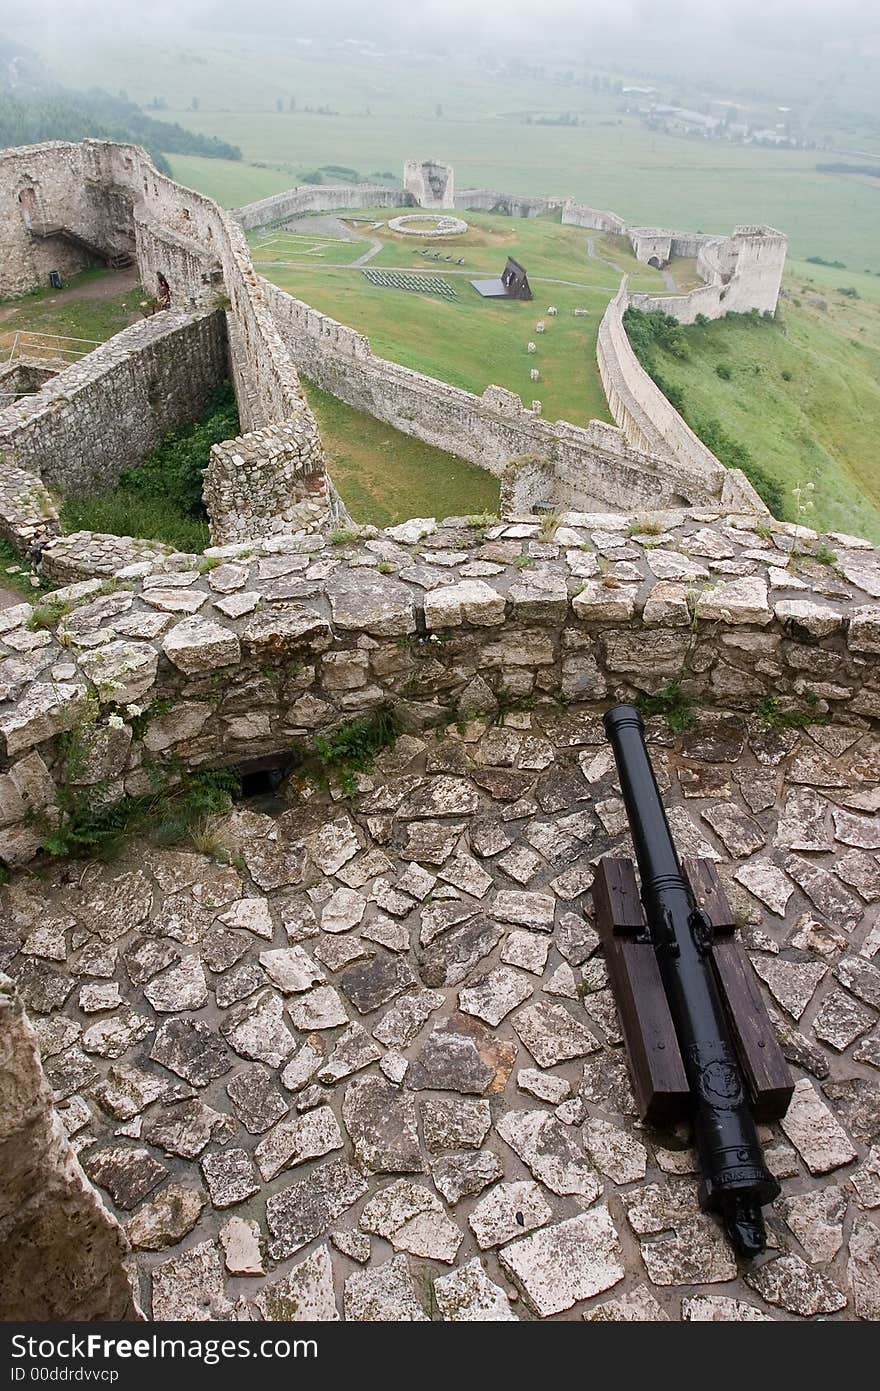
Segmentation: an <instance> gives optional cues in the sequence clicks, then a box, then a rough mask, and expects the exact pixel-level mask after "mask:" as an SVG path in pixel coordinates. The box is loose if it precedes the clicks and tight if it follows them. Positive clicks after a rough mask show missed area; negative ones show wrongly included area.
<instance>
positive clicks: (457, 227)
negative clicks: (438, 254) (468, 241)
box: [388, 213, 468, 237]
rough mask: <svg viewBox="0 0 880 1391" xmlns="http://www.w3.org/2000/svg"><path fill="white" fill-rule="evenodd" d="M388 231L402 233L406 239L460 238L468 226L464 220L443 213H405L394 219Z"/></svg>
mask: <svg viewBox="0 0 880 1391" xmlns="http://www.w3.org/2000/svg"><path fill="white" fill-rule="evenodd" d="M388 230H389V232H402V233H403V235H404V236H405V237H459V236H461V234H462V232H466V231H467V230H468V225H467V223H466V222H465V221H464V220H463V218H460V217H448V216H446V215H444V214H441V213H404V214H403V216H402V217H392V219H391V221H390V222H389V223H388Z"/></svg>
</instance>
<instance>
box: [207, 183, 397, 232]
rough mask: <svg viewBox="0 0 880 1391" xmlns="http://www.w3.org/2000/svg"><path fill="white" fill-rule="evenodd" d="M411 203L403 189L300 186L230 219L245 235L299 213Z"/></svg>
mask: <svg viewBox="0 0 880 1391" xmlns="http://www.w3.org/2000/svg"><path fill="white" fill-rule="evenodd" d="M412 204H413V199H412V198H411V197H410V195H409V194H408V193H406V192H405V191H404V190H403V189H399V188H384V187H380V186H379V185H378V184H300V185H299V186H298V187H297V188H288V189H286V190H285V191H284V192H283V193H273V194H271V195H270V196H269V197H268V198H260V199H258V200H257V202H255V203H248V204H247V206H246V207H243V208H236V210H235V212H233V213H232V216H233V217H234V218H235V219H236V221H237V222H239V223H240V224H241V226H242V227H243V228H244V230H245V231H246V232H249V231H250V230H251V228H252V227H266V226H268V225H269V224H270V223H273V222H286V221H287V220H288V219H289V218H294V217H300V216H301V215H302V214H303V213H311V212H337V211H340V212H341V211H343V210H345V209H358V208H407V207H410V206H411V205H412Z"/></svg>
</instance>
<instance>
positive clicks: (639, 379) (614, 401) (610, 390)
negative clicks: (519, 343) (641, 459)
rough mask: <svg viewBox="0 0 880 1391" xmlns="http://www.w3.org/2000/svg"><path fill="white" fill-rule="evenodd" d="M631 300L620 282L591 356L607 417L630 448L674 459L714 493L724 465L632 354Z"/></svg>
mask: <svg viewBox="0 0 880 1391" xmlns="http://www.w3.org/2000/svg"><path fill="white" fill-rule="evenodd" d="M635 298H636V297H631V296H630V295H629V294H628V293H627V288H626V279H625V278H624V280H623V281H622V282H621V286H620V289H619V290H618V292H617V294H616V295H615V297H614V299H613V300H612V301H611V302H610V304H609V305H608V308H607V309H606V310H605V313H604V315H603V316H602V322H601V324H600V325H599V336H598V340H597V344H596V356H597V358H598V362H599V375H600V376H601V378H602V385H603V387H604V388H605V395H606V396H607V398H608V404H609V406H610V408H611V414H612V415H613V416H614V419H615V420H616V421H617V423H618V425H619V426H620V428H621V430H622V431H623V433H624V435H625V436H626V438H627V440H628V441H629V442H630V443H631V444H632V445H634V446H635V447H636V448H638V449H643V450H645V451H646V452H648V453H651V454H657V455H661V456H664V455H665V456H668V457H671V458H673V459H675V460H676V461H677V462H678V463H679V464H680V465H682V466H684V467H686V468H688V469H689V470H691V471H692V472H693V473H696V474H697V475H698V476H702V477H703V478H704V479H705V480H706V486H707V487H708V488H710V489H713V488H714V489H717V490H718V491H719V492H720V489H721V487H722V484H723V479H724V473H725V469H724V465H723V464H722V463H721V462H720V461H719V460H718V459H716V457H715V455H714V454H713V453H712V451H711V450H710V449H707V448H706V446H705V445H704V444H703V442H702V440H700V439H698V438H697V436H696V435H695V434H694V432H693V430H692V429H691V428H690V426H689V425H687V424H686V423H685V421H684V420H683V419H682V417H681V416H680V415H679V413H678V411H677V410H676V409H675V407H674V406H673V405H672V404H671V403H670V402H669V401H667V399H666V397H665V396H664V395H663V392H662V391H661V390H660V388H659V387H658V386H657V385H656V383H655V382H653V381H652V380H651V378H650V377H649V376H648V374H647V372H646V371H645V369H644V367H643V366H642V364H641V363H640V362H639V360H638V358H637V357H636V355H635V353H634V352H633V349H632V345H631V344H630V341H629V338H628V337H627V334H626V329H625V328H624V324H623V316H624V313H625V312H626V309H627V307H628V306H629V304H630V303H632V302H634V299H635Z"/></svg>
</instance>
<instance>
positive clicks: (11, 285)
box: [0, 141, 122, 297]
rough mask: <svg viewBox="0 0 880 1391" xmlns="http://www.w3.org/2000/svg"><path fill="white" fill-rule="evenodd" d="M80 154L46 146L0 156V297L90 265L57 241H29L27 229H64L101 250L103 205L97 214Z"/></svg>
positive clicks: (90, 259)
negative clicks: (0, 254) (53, 273)
mask: <svg viewBox="0 0 880 1391" xmlns="http://www.w3.org/2000/svg"><path fill="white" fill-rule="evenodd" d="M80 148H81V147H79V146H77V145H68V144H66V143H63V142H61V141H47V142H46V143H45V144H42V145H30V146H26V147H24V148H23V149H14V150H3V151H0V246H2V247H3V257H2V260H0V297H4V296H8V295H21V294H25V293H26V292H27V291H28V290H31V289H33V288H34V287H35V286H37V285H46V284H48V277H49V272H50V270H58V271H60V272H61V273H62V275H65V276H66V275H71V274H73V273H74V272H76V271H78V270H82V268H83V267H84V266H88V265H92V264H94V257H93V256H91V255H90V254H89V253H88V252H86V251H83V250H82V249H81V248H79V247H76V246H73V245H71V244H70V243H69V242H67V241H65V240H63V239H62V238H60V237H50V238H47V239H42V238H38V237H33V236H31V234H30V232H29V230H28V225H29V224H32V225H35V226H46V225H63V226H66V227H71V228H72V229H74V230H75V231H78V232H80V233H81V234H82V235H84V236H85V237H87V239H89V240H90V241H95V240H97V241H98V243H99V244H102V242H103V229H102V228H99V227H98V222H99V218H100V219H103V217H104V215H105V213H106V210H107V207H108V204H107V201H106V199H105V198H104V197H103V196H102V198H101V200H100V203H101V207H100V212H99V209H98V204H97V201H96V200H95V198H94V197H93V190H92V189H91V188H90V187H89V186H88V185H87V183H86V181H85V179H84V177H83V173H82V159H81V156H79V155H78V154H77V153H76V152H77V151H78V150H79V149H80ZM21 198H24V200H25V201H24V202H23V203H22V202H21V201H20V199H21ZM119 249H122V246H120V247H119Z"/></svg>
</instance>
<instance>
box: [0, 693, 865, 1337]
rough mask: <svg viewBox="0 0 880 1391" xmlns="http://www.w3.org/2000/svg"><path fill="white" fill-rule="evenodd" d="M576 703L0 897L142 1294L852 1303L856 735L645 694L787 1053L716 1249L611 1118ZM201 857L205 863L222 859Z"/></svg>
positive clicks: (91, 1165) (659, 1312) (7, 943)
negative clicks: (757, 1164) (763, 1184)
mask: <svg viewBox="0 0 880 1391" xmlns="http://www.w3.org/2000/svg"><path fill="white" fill-rule="evenodd" d="M599 714H600V711H599V709H598V707H578V706H571V707H569V708H568V709H567V710H562V709H561V708H556V709H555V710H554V711H552V712H550V713H544V712H543V711H540V710H536V711H534V712H532V713H527V712H525V713H512V714H508V715H507V716H506V717H505V719H504V720H503V722H501V723H494V724H489V723H487V722H486V721H481V722H476V723H473V724H471V725H462V726H458V727H456V726H451V727H450V729H449V730H448V732H446V734H445V735H443V736H441V735H439V734H436V733H429V734H423V735H421V736H419V737H415V736H413V735H403V736H402V737H401V738H399V739H398V741H397V743H396V744H395V746H394V747H393V748H392V749H391V750H389V751H387V752H386V753H385V754H383V755H382V756H381V757H380V759H379V760H378V762H377V764H376V766H375V768H374V770H373V772H372V773H371V774H370V775H369V776H368V777H362V778H361V779H360V789H359V792H358V795H357V796H356V797H355V798H354V799H353V800H352V801H348V800H345V799H343V798H342V797H341V796H339V795H337V796H336V798H335V800H333V799H331V798H329V797H327V796H325V795H323V794H321V795H319V794H315V795H314V796H313V797H312V798H311V799H308V798H307V799H306V800H301V801H299V802H297V803H295V804H292V805H291V806H290V809H288V810H282V811H281V814H280V815H277V814H276V815H269V814H266V813H265V812H263V811H259V810H255V809H251V808H250V807H248V806H247V805H246V804H242V805H239V806H238V807H237V808H236V809H235V810H234V811H233V812H232V813H231V815H230V816H229V817H228V818H227V819H225V820H224V822H223V824H222V826H221V827H219V828H218V829H217V830H216V833H215V834H214V836H213V839H212V841H211V843H210V846H209V845H208V844H206V845H205V848H206V849H207V848H210V849H211V851H212V852H213V853H211V854H201V853H195V852H193V851H179V850H167V849H166V850H163V849H158V848H155V847H152V846H148V845H135V846H132V847H131V850H130V852H129V853H128V855H127V858H126V859H125V860H123V861H122V862H119V863H116V864H113V865H100V864H95V863H82V862H75V863H70V862H69V863H66V864H64V865H56V866H53V867H52V868H51V869H49V870H48V871H43V872H41V873H40V874H38V875H28V874H26V873H20V874H18V875H17V876H16V877H15V879H14V880H13V882H12V883H11V884H10V885H9V886H7V887H5V888H3V889H2V890H0V895H2V904H0V908H2V921H3V926H2V928H0V931H2V934H3V937H2V941H0V948H2V955H0V964H2V963H3V962H5V969H6V970H7V971H8V972H9V973H10V974H11V975H12V976H13V977H14V978H15V979H16V982H17V986H18V989H19V991H20V994H21V996H22V998H23V1000H24V1002H25V1004H26V1007H27V1009H28V1012H29V1014H30V1016H31V1018H32V1020H33V1021H34V1024H35V1026H36V1028H37V1031H38V1033H39V1037H40V1042H41V1047H42V1049H43V1053H44V1062H45V1067H46V1071H47V1075H48V1077H49V1080H50V1083H51V1085H52V1086H53V1087H54V1088H55V1092H56V1097H57V1101H58V1105H59V1109H60V1114H61V1116H62V1118H63V1121H64V1124H65V1126H66V1128H67V1129H68V1132H69V1134H70V1135H71V1137H72V1143H73V1145H74V1147H75V1149H76V1150H77V1152H78V1153H79V1156H80V1159H81V1162H82V1163H83V1165H84V1167H85V1169H86V1171H87V1173H88V1174H89V1176H90V1177H91V1179H92V1180H93V1181H94V1183H95V1184H97V1185H98V1187H99V1189H100V1190H101V1193H102V1196H103V1197H104V1199H105V1201H106V1203H107V1204H108V1206H110V1208H111V1209H112V1210H113V1211H114V1212H115V1213H116V1214H117V1216H118V1217H119V1219H120V1221H121V1222H122V1223H123V1225H124V1226H125V1229H126V1232H127V1234H128V1237H129V1239H130V1241H131V1244H132V1247H133V1255H132V1257H131V1259H132V1261H133V1262H134V1265H135V1266H136V1269H137V1274H138V1279H139V1282H140V1293H141V1301H142V1305H143V1308H144V1310H145V1311H146V1312H147V1313H148V1314H152V1316H153V1317H154V1318H158V1319H165V1318H181V1319H210V1318H223V1317H239V1318H245V1319H251V1318H252V1319H260V1318H270V1319H271V1318H282V1319H287V1318H296V1319H337V1318H340V1317H345V1318H349V1319H355V1320H377V1319H407V1320H412V1319H415V1320H423V1319H447V1320H460V1319H474V1318H480V1319H534V1318H564V1319H571V1318H575V1319H580V1318H585V1319H603V1320H604V1319H666V1318H669V1319H680V1318H683V1319H700V1320H705V1319H725V1320H726V1319H752V1320H754V1319H786V1318H790V1317H792V1316H800V1317H821V1318H828V1317H831V1318H834V1319H853V1318H868V1319H872V1318H873V1319H876V1318H878V1317H880V1227H878V1222H877V1210H878V1209H880V1076H878V1069H880V1034H878V1027H877V1024H878V1010H880V969H878V966H877V964H875V961H876V957H877V953H878V951H880V922H878V919H877V913H876V905H877V903H878V901H880V860H878V854H877V852H878V849H880V823H878V819H877V817H876V812H877V810H878V807H880V798H878V793H877V786H878V782H880V743H878V741H877V739H876V738H875V737H874V736H872V735H871V734H870V733H867V732H866V731H865V728H864V722H863V721H857V722H856V723H854V724H853V725H851V726H850V725H846V724H841V723H835V724H834V725H833V726H830V725H813V726H810V727H809V728H808V729H807V730H784V731H773V730H768V729H767V728H766V727H764V726H762V725H761V724H760V723H759V722H758V721H757V720H755V719H754V718H747V717H744V716H740V715H725V714H724V713H713V712H709V711H705V710H704V711H702V712H700V714H699V716H698V724H697V726H696V727H695V728H694V729H692V730H690V731H688V732H686V733H684V734H679V735H671V734H669V733H668V732H667V730H666V727H665V725H664V724H663V722H662V721H651V722H650V723H649V728H650V729H651V738H652V756H653V760H654V765H655V768H656V770H657V774H658V779H659V781H660V784H661V790H662V791H663V793H664V797H665V799H666V802H667V805H668V807H670V809H671V811H670V821H671V824H672V827H673V832H674V835H675V837H676V840H677V844H678V848H679V851H680V853H682V854H699V855H707V856H709V857H711V858H712V859H714V860H716V861H718V863H719V868H720V871H721V873H722V877H723V879H724V881H725V883H726V885H727V887H728V890H729V892H730V894H731V897H732V901H733V902H734V903H735V906H736V908H737V912H738V918H739V921H740V923H741V932H742V936H743V938H744V941H745V944H746V946H747V948H748V950H749V952H750V955H751V958H752V961H753V963H754V965H755V969H756V971H757V973H758V975H759V977H760V978H761V980H762V982H763V984H764V988H765V991H766V996H767V999H768V1003H769V1004H770V1006H771V1010H772V1013H773V1018H774V1022H775V1024H776V1026H777V1029H778V1031H779V1034H780V1037H781V1039H782V1041H783V1046H784V1050H785V1052H786V1055H787V1056H788V1058H789V1059H790V1061H791V1064H792V1070H793V1073H794V1075H795V1077H796V1079H797V1087H796V1092H795V1097H794V1101H793V1103H792V1106H791V1108H790V1111H789V1114H788V1116H787V1117H786V1118H785V1120H784V1121H783V1122H782V1124H781V1125H779V1126H772V1127H763V1128H762V1131H761V1133H762V1138H763V1140H764V1143H765V1148H766V1154H767V1159H768V1163H769V1165H770V1167H771V1169H772V1170H773V1172H774V1173H775V1174H776V1175H777V1176H778V1177H779V1179H780V1180H781V1183H782V1196H781V1198H780V1199H779V1200H778V1201H777V1202H776V1204H775V1205H774V1207H773V1208H772V1209H767V1214H766V1215H767V1217H768V1229H769V1248H768V1251H767V1254H766V1256H765V1257H762V1258H761V1259H760V1260H759V1261H758V1262H756V1263H755V1264H754V1265H753V1266H751V1267H748V1266H745V1265H743V1264H739V1266H738V1264H737V1261H736V1259H735V1258H734V1256H733V1253H732V1250H731V1248H730V1246H729V1244H728V1243H727V1241H726V1239H725V1237H724V1236H723V1234H722V1232H721V1229H720V1227H719V1226H718V1225H717V1224H716V1222H715V1221H714V1220H713V1219H711V1218H709V1217H706V1216H703V1215H701V1214H700V1212H699V1209H698V1206H697V1202H696V1178H695V1168H696V1166H695V1157H694V1154H693V1152H692V1150H691V1149H690V1147H689V1136H688V1134H687V1131H686V1129H685V1128H683V1127H679V1128H676V1129H675V1130H671V1131H663V1132H660V1131H655V1130H651V1129H648V1128H643V1127H642V1126H640V1124H639V1123H638V1121H637V1119H636V1116H635V1110H634V1106H633V1101H632V1096H631V1092H630V1087H629V1084H628V1080H627V1072H626V1066H625V1058H624V1052H623V1048H622V1046H621V1042H620V1032H619V1027H618V1020H617V1013H616V1009H615V1005H614V1000H613V998H612V996H611V994H610V991H609V989H608V987H607V979H606V972H605V966H604V963H603V960H602V955H601V951H600V950H599V947H598V938H597V935H596V932H595V930H594V927H593V923H592V917H591V915H592V905H591V901H590V893H589V890H590V885H591V880H592V872H593V865H594V863H595V861H596V859H597V857H598V856H600V855H602V854H606V853H609V852H611V853H629V846H628V837H627V831H626V825H625V817H624V813H623V807H622V803H621V801H620V798H619V795H618V788H617V783H616V774H615V772H614V768H613V760H612V757H611V753H610V750H609V748H608V746H607V745H606V743H605V741H604V737H603V734H602V729H601V723H600V719H599ZM224 860H227V861H229V862H228V863H224Z"/></svg>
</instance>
